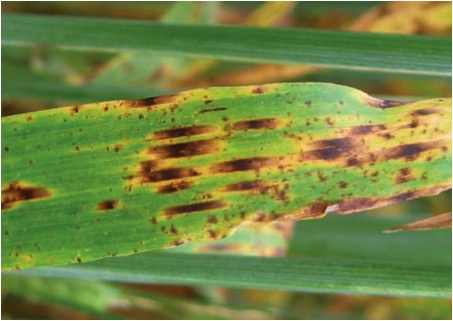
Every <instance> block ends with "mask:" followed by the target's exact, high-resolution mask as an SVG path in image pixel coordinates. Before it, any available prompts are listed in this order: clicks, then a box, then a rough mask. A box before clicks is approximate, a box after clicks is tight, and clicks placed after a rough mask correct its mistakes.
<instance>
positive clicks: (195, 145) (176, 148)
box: [148, 138, 219, 159]
mask: <svg viewBox="0 0 453 321" xmlns="http://www.w3.org/2000/svg"><path fill="white" fill-rule="evenodd" d="M218 149H219V141H218V140H217V139H215V138H213V139H204V140H197V141H193V142H186V143H178V144H169V145H160V146H157V147H150V148H149V150H148V151H149V153H150V154H154V155H156V156H157V157H159V158H162V159H167V158H181V157H192V156H197V155H205V154H210V153H214V152H216V151H217V150H218Z"/></svg>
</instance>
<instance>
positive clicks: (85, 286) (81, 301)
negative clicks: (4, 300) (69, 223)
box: [2, 275, 124, 319]
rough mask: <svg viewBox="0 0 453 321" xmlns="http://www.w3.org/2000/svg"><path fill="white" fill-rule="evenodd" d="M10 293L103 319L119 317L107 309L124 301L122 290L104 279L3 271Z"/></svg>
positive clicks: (3, 284) (3, 277)
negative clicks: (31, 275)
mask: <svg viewBox="0 0 453 321" xmlns="http://www.w3.org/2000/svg"><path fill="white" fill-rule="evenodd" d="M10 293H11V294H14V295H17V296H19V297H24V298H25V299H27V300H29V301H32V302H41V303H50V304H53V305H55V306H61V307H69V308H73V309H75V310H77V311H79V312H82V313H85V314H86V315H88V316H97V317H100V318H104V319H112V318H113V319H117V317H116V316H115V315H114V314H112V313H109V312H108V309H109V308H110V307H111V306H114V305H115V304H119V305H121V304H122V303H123V302H124V299H122V297H121V296H122V295H121V291H120V290H119V289H118V288H116V287H114V286H112V285H110V284H108V283H105V282H99V281H94V280H80V279H78V280H77V279H58V278H40V277H23V276H19V275H7V276H3V275H2V294H5V295H6V294H10Z"/></svg>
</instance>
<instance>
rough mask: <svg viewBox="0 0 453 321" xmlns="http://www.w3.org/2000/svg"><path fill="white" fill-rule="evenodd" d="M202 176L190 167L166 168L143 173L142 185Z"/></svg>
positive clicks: (141, 174)
mask: <svg viewBox="0 0 453 321" xmlns="http://www.w3.org/2000/svg"><path fill="white" fill-rule="evenodd" d="M199 175H201V173H200V172H198V171H196V170H195V169H193V168H189V167H175V168H166V169H161V170H157V171H150V172H143V171H142V172H141V173H140V177H141V178H142V180H141V182H142V183H150V182H151V183H154V182H161V181H170V180H174V179H181V178H187V177H193V176H199Z"/></svg>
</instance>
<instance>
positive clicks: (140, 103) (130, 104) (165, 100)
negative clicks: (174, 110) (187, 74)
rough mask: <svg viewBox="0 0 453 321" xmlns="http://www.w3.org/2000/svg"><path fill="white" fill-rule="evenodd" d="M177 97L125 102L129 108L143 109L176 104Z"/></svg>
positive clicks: (166, 96) (164, 96)
mask: <svg viewBox="0 0 453 321" xmlns="http://www.w3.org/2000/svg"><path fill="white" fill-rule="evenodd" d="M176 97H177V94H175V95H163V96H158V97H148V98H144V99H131V100H126V101H124V104H125V106H126V107H129V108H142V107H152V106H155V105H160V104H165V103H172V102H175V98H176Z"/></svg>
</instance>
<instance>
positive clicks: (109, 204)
mask: <svg viewBox="0 0 453 321" xmlns="http://www.w3.org/2000/svg"><path fill="white" fill-rule="evenodd" d="M117 207H118V200H105V201H102V202H99V203H98V204H97V206H96V210H98V211H109V210H113V209H115V208H117Z"/></svg>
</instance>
